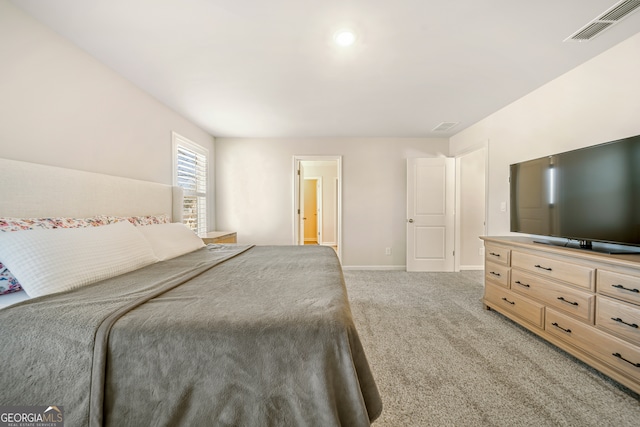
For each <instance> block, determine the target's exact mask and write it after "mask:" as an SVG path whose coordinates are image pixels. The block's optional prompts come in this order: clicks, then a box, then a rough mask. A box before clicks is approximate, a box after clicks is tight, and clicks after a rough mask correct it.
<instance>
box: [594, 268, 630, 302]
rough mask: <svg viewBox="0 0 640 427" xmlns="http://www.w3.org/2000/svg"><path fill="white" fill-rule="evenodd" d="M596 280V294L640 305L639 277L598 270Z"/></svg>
mask: <svg viewBox="0 0 640 427" xmlns="http://www.w3.org/2000/svg"><path fill="white" fill-rule="evenodd" d="M597 279H598V280H597V283H598V293H601V294H603V295H609V296H612V297H614V298H618V299H621V300H625V301H629V302H632V303H634V304H640V277H635V276H629V275H627V274H621V273H614V272H613V271H607V270H600V269H598V273H597Z"/></svg>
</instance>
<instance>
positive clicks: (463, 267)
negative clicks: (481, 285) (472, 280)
mask: <svg viewBox="0 0 640 427" xmlns="http://www.w3.org/2000/svg"><path fill="white" fill-rule="evenodd" d="M462 270H484V265H461V266H460V271H462Z"/></svg>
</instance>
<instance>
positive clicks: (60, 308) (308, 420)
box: [0, 245, 382, 426]
mask: <svg viewBox="0 0 640 427" xmlns="http://www.w3.org/2000/svg"><path fill="white" fill-rule="evenodd" d="M236 248H237V249H236ZM243 250H244V252H243ZM239 252H242V253H239ZM167 289H169V290H167ZM149 296H151V297H152V298H151V299H150V300H149V301H148V302H146V303H144V304H142V305H139V303H140V302H141V301H142V300H144V299H148V298H149ZM130 308H131V310H130V311H128V310H129V309H130ZM0 325H1V329H0V358H1V360H3V366H2V368H0V405H6V406H8V405H14V406H17V405H58V406H64V411H65V421H66V423H65V425H67V426H85V425H100V424H104V425H110V426H127V425H130V426H141V425H157V426H160V425H166V426H169V425H170V426H176V425H187V426H195V425H199V426H204V425H220V426H284V425H286V426H290V425H292V426H293V425H296V426H334V425H336V426H337V425H343V426H363V425H369V424H370V421H372V420H374V419H375V418H377V417H378V415H379V414H380V411H381V409H382V404H381V401H380V397H379V394H378V390H377V388H376V385H375V383H374V380H373V377H372V374H371V371H370V369H369V365H368V362H367V360H366V357H365V354H364V352H363V349H362V346H361V344H360V341H359V338H358V334H357V332H356V330H355V327H354V324H353V320H352V317H351V311H350V308H349V304H348V300H347V294H346V289H345V286H344V280H343V278H342V272H341V269H340V266H339V262H338V260H337V258H336V256H335V254H334V253H333V250H332V249H330V248H324V247H317V246H315V247H311V246H308V247H304V246H296V247H286V246H274V247H253V248H249V249H247V248H239V247H235V246H232V245H228V246H226V245H209V246H207V247H206V248H203V249H201V250H198V251H196V252H193V253H190V254H187V255H185V256H182V257H179V258H175V259H173V260H170V261H165V262H161V263H158V264H154V265H151V266H148V267H145V268H143V269H140V270H137V271H134V272H131V273H128V274H125V275H122V276H119V277H116V278H113V279H109V280H106V281H103V282H100V283H96V284H94V285H90V286H87V287H85V288H81V289H77V290H74V291H70V292H66V293H62V294H55V295H50V296H46V297H42V298H37V299H34V300H31V301H30V302H25V303H21V304H18V305H16V306H13V307H9V308H6V309H4V310H0ZM101 336H103V337H104V338H101Z"/></svg>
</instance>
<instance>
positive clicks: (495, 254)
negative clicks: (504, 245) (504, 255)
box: [489, 252, 500, 258]
mask: <svg viewBox="0 0 640 427" xmlns="http://www.w3.org/2000/svg"><path fill="white" fill-rule="evenodd" d="M489 255H491V256H497V257H498V258H500V254H497V253H495V252H489Z"/></svg>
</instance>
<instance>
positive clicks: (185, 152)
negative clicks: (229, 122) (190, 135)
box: [173, 133, 208, 236]
mask: <svg viewBox="0 0 640 427" xmlns="http://www.w3.org/2000/svg"><path fill="white" fill-rule="evenodd" d="M173 151H174V170H175V174H174V179H175V184H176V185H177V186H179V187H181V188H182V189H183V192H184V200H183V204H182V209H183V212H182V216H183V222H184V223H185V224H186V225H187V226H188V227H189V228H191V229H192V230H193V231H194V232H195V233H197V234H198V235H199V236H203V235H205V234H206V233H207V157H208V152H207V150H206V149H204V148H202V147H200V146H199V145H196V144H194V143H193V142H191V141H189V140H187V139H186V138H184V137H181V136H180V135H178V134H175V133H174V134H173Z"/></svg>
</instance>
